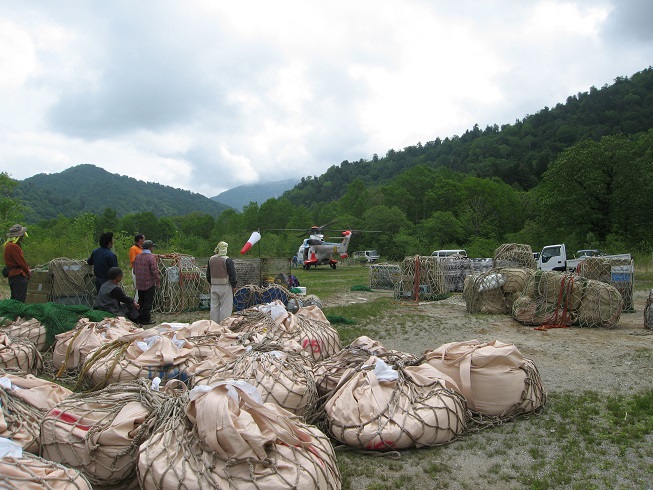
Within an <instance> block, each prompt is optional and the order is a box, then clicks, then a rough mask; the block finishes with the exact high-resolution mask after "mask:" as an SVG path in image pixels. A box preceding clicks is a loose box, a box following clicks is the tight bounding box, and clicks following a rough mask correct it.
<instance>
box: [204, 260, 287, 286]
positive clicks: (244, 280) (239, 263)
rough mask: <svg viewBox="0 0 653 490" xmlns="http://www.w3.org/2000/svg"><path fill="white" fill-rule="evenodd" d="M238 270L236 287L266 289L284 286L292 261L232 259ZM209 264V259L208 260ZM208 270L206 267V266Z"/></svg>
mask: <svg viewBox="0 0 653 490" xmlns="http://www.w3.org/2000/svg"><path fill="white" fill-rule="evenodd" d="M232 260H233V261H234V267H235V268H236V279H237V283H236V287H237V288H241V287H243V286H247V285H253V286H260V287H265V286H267V285H269V284H283V283H284V276H286V277H288V276H290V259H232ZM206 261H207V262H208V259H206ZM204 267H205V268H206V265H204Z"/></svg>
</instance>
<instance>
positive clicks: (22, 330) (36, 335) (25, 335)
mask: <svg viewBox="0 0 653 490" xmlns="http://www.w3.org/2000/svg"><path fill="white" fill-rule="evenodd" d="M0 333H3V334H5V335H7V336H9V337H11V338H14V339H24V340H29V341H30V342H32V343H33V344H34V345H35V346H36V348H37V349H38V351H39V352H44V351H45V350H46V349H47V347H48V343H47V341H46V335H47V332H46V329H45V327H44V326H43V325H42V324H41V322H39V321H38V320H37V319H36V318H31V319H29V320H24V319H22V318H21V317H18V318H16V319H15V320H14V321H13V322H12V321H10V320H8V319H5V320H4V321H3V322H2V326H0Z"/></svg>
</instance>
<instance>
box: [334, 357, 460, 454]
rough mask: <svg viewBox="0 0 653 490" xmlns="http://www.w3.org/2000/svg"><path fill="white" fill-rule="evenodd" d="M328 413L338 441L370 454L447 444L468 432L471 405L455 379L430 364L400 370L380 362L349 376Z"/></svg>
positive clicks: (344, 377) (336, 392)
mask: <svg viewBox="0 0 653 490" xmlns="http://www.w3.org/2000/svg"><path fill="white" fill-rule="evenodd" d="M324 410H325V413H326V423H327V426H328V428H329V431H330V432H331V434H332V435H333V437H334V438H335V439H337V440H338V441H340V442H343V443H345V444H347V445H349V446H354V447H359V448H363V449H367V450H377V451H385V450H392V449H407V448H412V447H424V446H436V445H440V444H446V443H447V442H450V441H452V440H454V439H455V438H456V437H458V436H459V435H460V434H462V433H463V432H464V431H465V428H466V414H465V413H466V405H465V399H464V398H463V396H462V395H461V394H460V393H459V390H458V388H457V386H456V384H455V382H454V381H453V380H452V379H451V378H450V377H449V376H447V375H445V374H443V373H441V372H440V371H438V370H437V369H435V368H434V367H433V366H431V365H429V364H422V365H419V366H408V367H405V368H397V369H396V370H395V369H392V368H391V367H390V366H388V365H387V364H386V363H385V362H383V361H382V360H381V359H378V358H376V357H370V358H369V359H368V361H367V362H366V363H365V365H364V366H362V367H361V368H359V369H357V370H353V369H352V370H350V371H348V372H347V373H345V375H344V376H343V381H342V383H341V384H340V386H339V387H338V388H337V389H336V390H335V391H334V392H333V394H332V396H331V398H330V399H329V401H328V402H327V403H326V405H325V408H324Z"/></svg>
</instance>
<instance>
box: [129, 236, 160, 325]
mask: <svg viewBox="0 0 653 490" xmlns="http://www.w3.org/2000/svg"><path fill="white" fill-rule="evenodd" d="M155 246H156V245H154V243H153V242H152V240H145V241H144V242H143V251H142V253H140V254H138V255H137V256H136V259H135V260H134V275H135V276H136V282H135V284H136V291H137V292H138V297H139V298H140V306H141V316H140V320H139V323H140V324H141V325H152V324H153V323H154V322H153V321H152V305H153V304H154V294H155V293H156V288H158V287H159V286H160V285H161V275H160V274H159V267H158V266H157V263H156V257H155V256H154V254H153V253H152V249H153V248H154V247H155Z"/></svg>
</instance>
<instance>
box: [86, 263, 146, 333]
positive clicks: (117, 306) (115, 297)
mask: <svg viewBox="0 0 653 490" xmlns="http://www.w3.org/2000/svg"><path fill="white" fill-rule="evenodd" d="M107 276H108V281H106V282H104V283H102V285H101V286H100V291H99V292H98V295H97V298H95V304H94V305H93V308H94V309H96V310H104V311H108V312H109V313H113V314H114V315H118V316H124V317H125V318H129V319H130V320H131V321H133V322H135V321H137V320H138V309H139V306H140V305H139V304H138V303H137V302H136V301H134V298H130V297H129V296H127V295H126V294H125V292H124V291H123V290H122V288H121V287H120V281H122V276H123V274H122V269H121V268H120V267H111V268H110V269H109V272H108V273H107Z"/></svg>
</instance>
